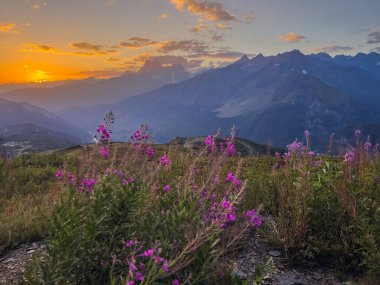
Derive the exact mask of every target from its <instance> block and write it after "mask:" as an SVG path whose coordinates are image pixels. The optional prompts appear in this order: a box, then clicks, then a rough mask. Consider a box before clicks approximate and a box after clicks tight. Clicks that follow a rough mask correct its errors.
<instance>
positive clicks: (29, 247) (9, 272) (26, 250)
mask: <svg viewBox="0 0 380 285" xmlns="http://www.w3.org/2000/svg"><path fill="white" fill-rule="evenodd" d="M36 252H40V253H41V254H45V253H46V245H45V243H44V242H34V243H28V244H24V245H21V246H19V247H17V248H15V249H12V250H9V251H7V252H6V253H5V254H4V255H0V284H1V285H16V284H20V282H21V281H22V275H23V273H24V272H25V270H26V267H27V264H28V262H29V261H31V260H32V258H33V254H34V253H36Z"/></svg>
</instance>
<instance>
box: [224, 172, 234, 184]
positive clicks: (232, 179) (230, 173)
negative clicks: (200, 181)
mask: <svg viewBox="0 0 380 285" xmlns="http://www.w3.org/2000/svg"><path fill="white" fill-rule="evenodd" d="M234 179H235V176H234V175H233V173H232V172H228V174H227V177H226V182H231V181H234Z"/></svg>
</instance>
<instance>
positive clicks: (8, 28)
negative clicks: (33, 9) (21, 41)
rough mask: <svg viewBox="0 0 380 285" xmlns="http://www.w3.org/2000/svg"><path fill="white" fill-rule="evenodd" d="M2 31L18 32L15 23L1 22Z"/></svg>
mask: <svg viewBox="0 0 380 285" xmlns="http://www.w3.org/2000/svg"><path fill="white" fill-rule="evenodd" d="M0 33H6V34H18V31H16V24H15V23H0Z"/></svg>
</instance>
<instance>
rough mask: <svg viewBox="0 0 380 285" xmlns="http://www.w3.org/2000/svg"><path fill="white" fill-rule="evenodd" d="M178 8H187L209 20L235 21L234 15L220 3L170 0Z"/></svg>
mask: <svg viewBox="0 0 380 285" xmlns="http://www.w3.org/2000/svg"><path fill="white" fill-rule="evenodd" d="M170 2H171V3H172V4H173V5H174V6H175V7H176V8H177V9H178V10H179V11H183V10H185V9H187V10H188V11H189V12H190V13H192V14H194V15H197V16H203V17H205V18H206V19H208V20H210V21H236V17H235V16H234V15H232V14H230V13H229V12H228V11H226V10H225V9H224V8H223V6H222V4H220V3H216V2H209V1H206V0H170Z"/></svg>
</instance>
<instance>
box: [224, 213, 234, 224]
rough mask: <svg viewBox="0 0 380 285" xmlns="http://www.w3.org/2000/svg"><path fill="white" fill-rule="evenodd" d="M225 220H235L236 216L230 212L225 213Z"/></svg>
mask: <svg viewBox="0 0 380 285" xmlns="http://www.w3.org/2000/svg"><path fill="white" fill-rule="evenodd" d="M226 220H227V221H228V222H235V221H236V216H235V214H234V213H232V212H230V213H227V214H226Z"/></svg>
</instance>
